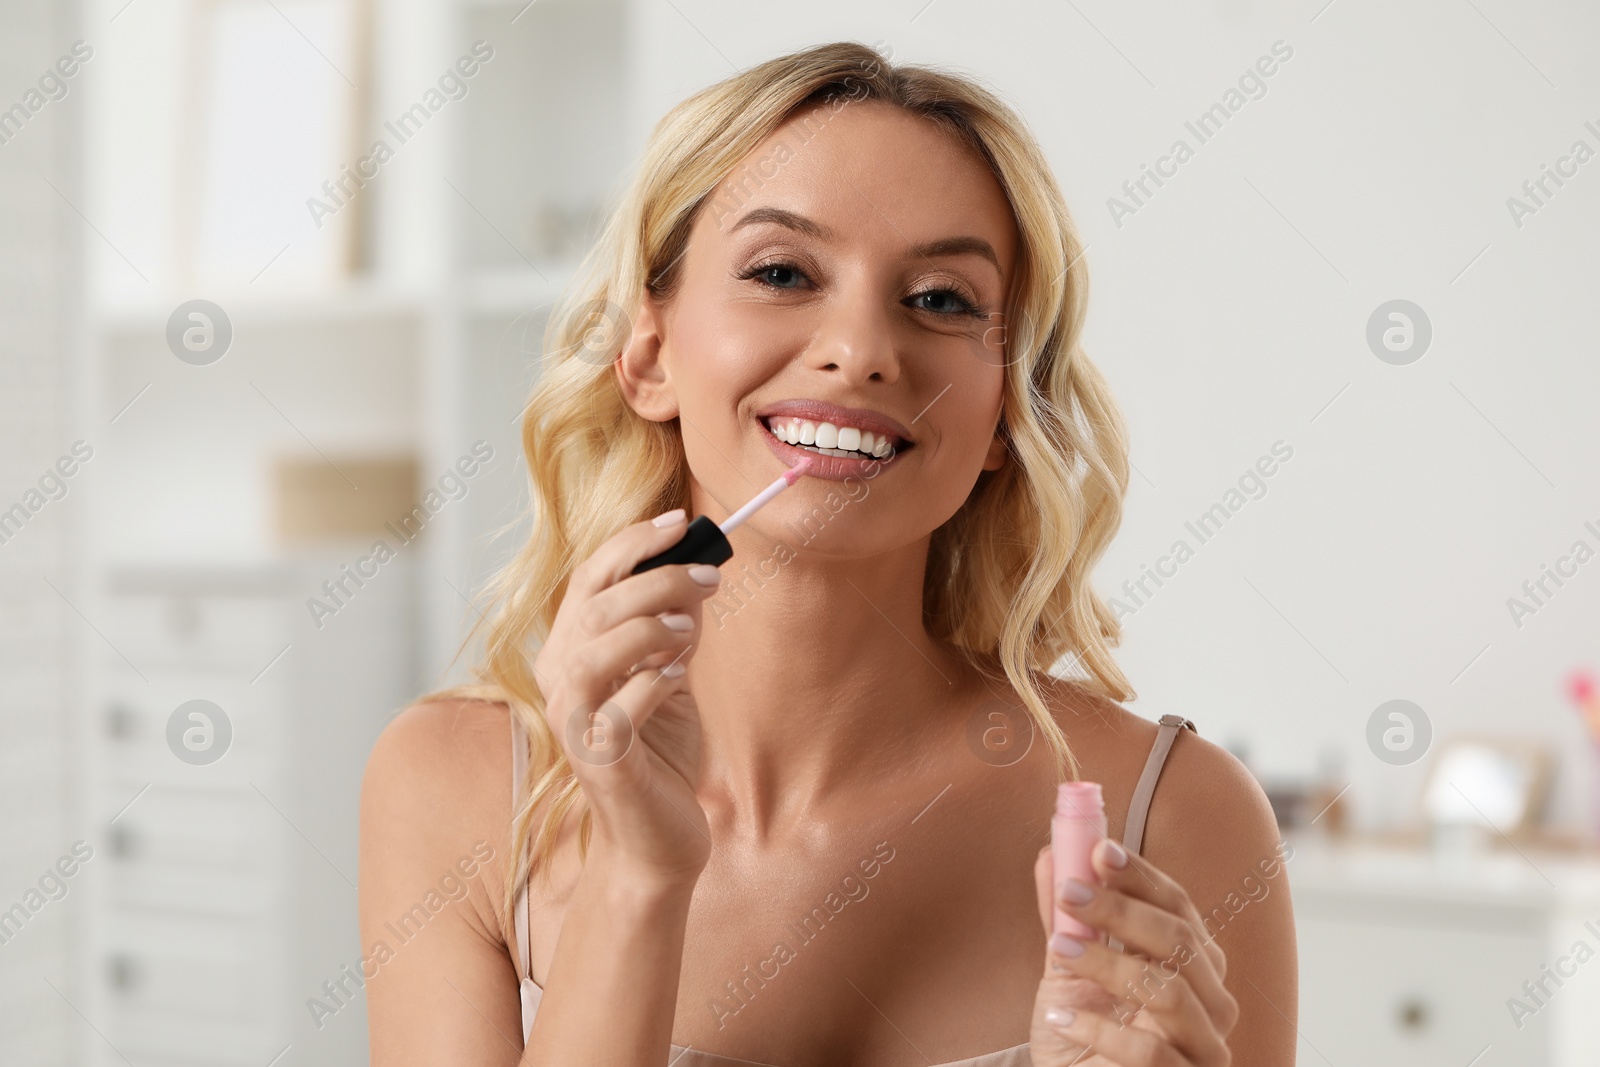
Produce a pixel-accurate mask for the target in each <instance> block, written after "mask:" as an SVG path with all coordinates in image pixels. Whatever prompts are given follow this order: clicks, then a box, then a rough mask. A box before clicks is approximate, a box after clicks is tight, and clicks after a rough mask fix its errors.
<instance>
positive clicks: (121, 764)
mask: <svg viewBox="0 0 1600 1067" xmlns="http://www.w3.org/2000/svg"><path fill="white" fill-rule="evenodd" d="M332 565H333V564H332V563H331V562H330V559H329V558H327V557H312V556H307V557H301V558H299V559H298V560H297V561H296V562H293V563H284V564H279V565H273V566H263V567H241V568H175V567H159V568H138V569H127V568H125V569H121V570H117V571H114V572H112V573H111V574H110V575H109V581H108V583H107V588H106V590H105V593H104V597H103V600H102V604H103V609H102V614H103V618H104V625H103V629H104V635H105V638H106V647H105V648H104V654H103V655H102V656H100V657H99V662H98V665H97V666H98V668H99V669H98V671H97V675H96V678H95V681H94V685H93V687H92V689H93V692H94V694H95V697H94V701H93V704H92V711H91V712H90V721H89V722H88V723H87V724H86V727H87V728H86V730H85V734H86V736H87V738H88V740H89V745H88V747H89V760H88V763H89V768H90V773H89V775H88V778H89V787H90V789H91V792H92V794H93V797H92V804H93V810H95V811H101V812H105V813H107V814H106V820H107V821H105V822H104V823H102V824H101V825H100V826H99V828H98V836H97V837H96V838H95V839H94V840H92V841H91V842H90V843H91V844H92V845H93V846H94V847H95V850H96V854H95V858H94V860H93V861H91V862H90V863H89V864H87V865H86V867H85V871H86V873H88V874H89V875H90V878H89V879H88V880H87V881H86V884H85V888H86V889H87V890H88V893H89V901H90V904H89V915H88V921H87V925H86V934H87V938H86V945H87V947H86V950H85V963H86V966H87V967H88V970H89V975H88V977H89V982H88V983H87V984H88V986H89V989H90V990H91V994H90V995H91V1001H90V1004H91V1006H90V1008H89V1011H88V1014H89V1016H90V1017H91V1018H93V1019H95V1021H96V1025H97V1026H98V1027H99V1028H100V1030H101V1031H102V1032H103V1033H104V1035H105V1038H106V1041H105V1042H100V1043H98V1046H97V1047H96V1046H95V1045H91V1046H89V1050H90V1056H91V1062H92V1063H93V1064H94V1065H95V1067H100V1065H104V1067H113V1065H122V1064H124V1062H125V1061H124V1060H123V1057H124V1056H126V1057H128V1058H129V1059H131V1060H132V1061H133V1062H135V1063H138V1064H140V1065H141V1067H147V1065H148V1067H156V1065H168V1064H170V1065H172V1067H178V1065H194V1064H217V1065H226V1067H232V1065H238V1067H263V1065H265V1064H266V1063H268V1062H269V1061H271V1060H272V1059H273V1057H275V1056H277V1055H278V1054H279V1053H280V1052H282V1051H283V1050H284V1049H285V1048H292V1050H293V1051H292V1053H291V1054H290V1055H288V1056H285V1057H284V1059H283V1062H284V1063H293V1064H295V1065H296V1067H300V1065H310V1064H326V1065H329V1067H332V1065H335V1064H338V1065H343V1064H348V1063H355V1062H362V1061H364V1060H365V1057H366V1033H365V1025H366V1024H365V1013H364V1010H351V1011H341V1012H340V1013H339V1014H338V1015H337V1016H336V1017H335V1018H334V1019H332V1020H331V1021H327V1020H325V1022H324V1025H323V1026H322V1027H321V1028H318V1027H316V1026H315V1025H314V1020H313V1016H312V1014H311V1012H310V1011H309V1010H308V1009H307V1007H306V1000H307V998H309V997H313V996H317V995H319V994H320V992H321V990H320V986H321V984H322V982H323V980H324V979H327V978H330V977H334V976H336V975H337V974H338V972H339V969H340V967H341V966H342V965H344V964H347V963H349V962H351V961H353V960H357V959H359V958H360V955H361V945H360V942H359V938H358V935H357V929H356V891H355V888H354V885H353V884H352V883H353V882H354V881H355V879H356V877H357V869H356V841H357V815H358V812H357V804H358V799H359V792H360V782H361V773H362V768H363V767H364V765H365V762H366V757H367V753H368V752H369V751H370V749H371V746H372V743H373V741H374V740H376V738H377V735H378V733H379V732H381V730H382V729H383V727H384V725H386V724H387V722H388V721H389V719H390V718H392V717H393V715H394V714H395V713H396V712H397V711H398V710H399V709H400V708H401V707H402V706H403V705H404V704H405V703H406V702H407V700H409V699H410V698H411V697H412V696H413V695H414V694H415V692H416V689H417V686H416V683H415V681H414V680H413V679H412V677H411V675H412V666H411V664H412V663H413V661H414V655H413V647H414V645H413V633H412V631H413V629H414V626H415V612H414V610H413V607H412V605H413V602H414V599H415V597H414V590H413V589H412V584H411V572H410V570H409V564H408V563H407V562H406V561H404V560H396V561H394V562H393V563H391V564H390V565H389V566H388V567H386V568H385V571H384V579H385V581H384V582H382V583H379V582H373V583H370V584H369V586H368V587H367V588H365V589H363V590H362V591H361V594H362V595H361V597H360V598H358V599H356V600H353V601H352V602H351V604H350V606H349V608H348V609H347V610H344V611H341V612H340V613H339V615H338V617H337V618H336V619H334V620H332V621H331V622H330V623H328V624H327V625H325V626H323V627H322V628H321V629H320V630H319V629H318V628H316V627H315V626H314V625H313V624H312V620H311V616H310V613H309V612H308V611H307V609H306V606H305V601H306V598H307V597H308V596H312V595H315V593H316V591H317V589H318V587H319V586H320V584H321V582H322V581H323V579H324V578H326V577H327V573H325V572H328V570H329V568H330V566H332ZM193 700H205V701H210V702H212V703H213V704H215V705H216V706H217V707H220V708H221V709H222V710H223V712H224V714H225V715H226V718H227V723H228V734H229V736H228V740H227V745H226V749H225V751H224V752H223V754H222V755H221V757H220V758H217V759H215V760H214V761H211V762H207V761H206V760H205V759H204V758H203V756H204V748H205V742H206V740H207V736H208V735H207V734H206V733H205V723H204V721H203V720H193V721H190V722H187V723H180V726H182V727H184V728H191V729H197V730H200V731H201V732H200V733H197V734H194V735H192V743H193V744H194V745H196V746H197V748H198V749H199V750H200V752H201V755H200V756H196V757H194V758H181V757H180V755H179V754H178V753H177V752H176V751H175V749H174V747H173V742H172V741H171V736H170V731H169V720H170V719H171V718H172V717H173V714H174V711H175V709H177V708H178V707H179V706H180V705H183V704H185V703H187V702H189V701H193ZM210 726H211V733H210V735H209V738H210V743H211V744H212V745H216V744H220V738H221V736H222V731H221V730H220V729H219V728H218V726H219V724H217V723H211V724H210ZM180 734H181V731H180ZM177 745H178V748H180V749H182V748H184V745H183V742H182V741H181V739H180V741H179V742H178V743H177ZM118 812H120V814H118ZM113 815H114V816H115V819H114V821H112V816H113Z"/></svg>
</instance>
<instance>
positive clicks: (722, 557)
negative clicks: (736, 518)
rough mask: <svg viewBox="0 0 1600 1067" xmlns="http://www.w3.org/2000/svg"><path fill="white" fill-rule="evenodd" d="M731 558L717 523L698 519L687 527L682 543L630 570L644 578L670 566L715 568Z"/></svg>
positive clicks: (724, 536) (726, 536) (730, 551)
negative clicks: (679, 564)
mask: <svg viewBox="0 0 1600 1067" xmlns="http://www.w3.org/2000/svg"><path fill="white" fill-rule="evenodd" d="M732 558H733V545H732V544H730V543H729V542H728V535H727V534H725V533H723V532H722V530H721V529H719V528H718V527H717V524H716V523H714V522H712V521H711V520H710V519H708V518H706V516H704V515H701V516H700V517H699V518H697V519H695V520H694V521H693V522H691V523H690V524H689V529H688V531H687V532H685V533H684V535H683V539H682V540H681V541H679V542H678V543H677V544H675V545H673V546H672V547H671V548H669V549H667V550H666V551H665V552H662V553H660V554H658V555H654V556H651V557H650V558H649V559H646V560H641V561H640V562H639V565H638V566H637V567H634V568H633V573H634V574H643V573H644V572H645V571H651V570H655V569H656V568H657V567H665V566H666V565H667V564H669V563H710V564H711V565H713V566H716V565H718V564H722V563H726V562H728V560H730V559H732Z"/></svg>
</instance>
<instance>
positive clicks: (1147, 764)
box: [1122, 715, 1200, 855]
mask: <svg viewBox="0 0 1600 1067" xmlns="http://www.w3.org/2000/svg"><path fill="white" fill-rule="evenodd" d="M1158 722H1159V723H1160V725H1159V727H1158V728H1157V730H1156V743H1155V744H1154V745H1152V746H1151V748H1150V758H1149V759H1147V760H1145V761H1144V773H1143V774H1141V775H1139V784H1138V785H1136V786H1134V787H1133V800H1131V801H1130V802H1129V803H1128V821H1127V822H1126V823H1125V824H1124V827H1123V830H1122V845H1123V847H1124V848H1126V849H1127V850H1128V851H1129V852H1131V853H1133V854H1135V855H1138V854H1139V848H1140V846H1141V845H1143V844H1144V821H1145V817H1146V816H1148V815H1149V814H1150V798H1151V797H1153V796H1155V792H1156V779H1158V778H1160V777H1161V768H1162V767H1163V766H1165V765H1166V762H1167V753H1168V752H1169V751H1171V750H1172V742H1173V741H1174V740H1176V739H1177V736H1178V731H1179V730H1182V729H1188V730H1193V731H1194V732H1195V733H1199V732H1200V731H1199V730H1196V729H1195V725H1194V723H1192V722H1190V721H1189V720H1188V719H1185V718H1184V717H1183V716H1182V715H1163V716H1161V718H1160V719H1159V720H1158Z"/></svg>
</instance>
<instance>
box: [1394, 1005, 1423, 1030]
mask: <svg viewBox="0 0 1600 1067" xmlns="http://www.w3.org/2000/svg"><path fill="white" fill-rule="evenodd" d="M1395 1014H1396V1016H1397V1019H1398V1021H1399V1023H1400V1029H1402V1030H1405V1031H1407V1032H1408V1033H1418V1032H1420V1031H1422V1030H1426V1029H1427V1027H1428V1018H1429V1016H1430V1015H1431V1014H1432V1012H1430V1011H1429V1010H1428V1002H1427V1001H1425V1000H1423V999H1422V998H1420V997H1407V998H1406V999H1405V1000H1402V1001H1401V1002H1400V1007H1399V1009H1398V1010H1397V1011H1396V1013H1395Z"/></svg>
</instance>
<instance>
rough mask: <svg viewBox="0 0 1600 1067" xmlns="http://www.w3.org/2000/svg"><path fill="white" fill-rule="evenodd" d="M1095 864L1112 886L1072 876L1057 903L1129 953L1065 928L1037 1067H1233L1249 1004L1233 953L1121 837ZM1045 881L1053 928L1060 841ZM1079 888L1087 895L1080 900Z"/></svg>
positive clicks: (1041, 1004) (1045, 912) (1036, 1028)
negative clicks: (1230, 963)
mask: <svg viewBox="0 0 1600 1067" xmlns="http://www.w3.org/2000/svg"><path fill="white" fill-rule="evenodd" d="M1093 863H1094V870H1095V873H1096V875H1098V876H1099V879H1100V882H1101V884H1099V885H1090V886H1086V887H1085V886H1082V883H1077V882H1075V881H1069V882H1068V883H1067V885H1064V886H1057V887H1056V892H1057V895H1058V898H1057V899H1058V901H1059V903H1060V906H1061V910H1063V911H1065V912H1066V913H1067V914H1068V915H1071V916H1073V917H1075V918H1077V919H1079V920H1081V921H1082V922H1084V923H1086V924H1088V925H1089V926H1092V927H1094V928H1095V929H1096V930H1100V931H1104V932H1105V933H1106V934H1109V935H1111V936H1112V937H1114V938H1116V939H1117V940H1119V941H1120V942H1122V949H1121V951H1114V950H1113V949H1111V948H1110V947H1109V946H1108V945H1106V944H1104V943H1103V942H1101V941H1089V942H1087V943H1085V942H1082V941H1078V940H1076V939H1074V938H1071V937H1068V936H1067V935H1065V934H1057V935H1055V936H1053V937H1052V938H1051V939H1050V948H1049V952H1048V953H1047V955H1046V959H1045V974H1044V979H1043V980H1042V981H1041V982H1040V983H1039V995H1038V997H1037V998H1036V999H1035V1001H1034V1009H1033V1032H1032V1038H1031V1044H1030V1049H1029V1051H1030V1052H1031V1054H1032V1056H1033V1062H1034V1064H1035V1067H1068V1065H1069V1064H1071V1065H1074V1067H1107V1065H1110V1064H1116V1065H1118V1067H1228V1064H1229V1063H1231V1062H1232V1058H1233V1056H1232V1053H1231V1052H1230V1051H1229V1050H1228V1044H1227V1037H1228V1034H1229V1032H1230V1031H1231V1030H1232V1029H1233V1027H1234V1024H1235V1023H1236V1022H1237V1021H1238V1019H1239V1005H1238V1002H1237V1001H1236V1000H1235V999H1234V998H1233V996H1232V994H1230V993H1229V992H1228V990H1227V988H1226V987H1225V986H1224V985H1223V984H1222V979H1223V975H1224V974H1226V973H1227V959H1226V957H1225V956H1224V955H1223V952H1222V949H1221V947H1220V946H1219V945H1218V944H1217V943H1216V941H1215V940H1214V939H1212V938H1211V937H1210V936H1209V935H1208V934H1207V933H1206V929H1205V923H1204V922H1203V921H1202V920H1201V918H1200V912H1199V911H1198V910H1197V909H1196V908H1195V906H1194V902H1193V901H1191V900H1190V899H1189V894H1188V893H1187V892H1186V891H1185V890H1184V888H1183V887H1182V886H1181V885H1179V884H1178V883H1177V882H1175V881H1173V880H1172V879H1171V878H1170V877H1168V876H1167V875H1166V874H1163V873H1162V872H1161V871H1160V870H1159V869H1157V868H1156V867H1154V866H1152V865H1151V864H1150V863H1149V862H1148V861H1147V860H1145V859H1143V858H1142V857H1139V856H1131V857H1130V856H1129V855H1128V853H1127V851H1126V850H1125V849H1123V848H1122V847H1121V846H1120V845H1117V844H1116V843H1115V842H1113V841H1111V840H1110V839H1106V840H1103V841H1101V842H1100V843H1099V844H1098V845H1096V846H1095V849H1094V854H1093ZM1033 876H1034V884H1035V886H1036V887H1037V889H1038V894H1039V917H1040V919H1041V921H1043V923H1044V928H1045V930H1046V931H1047V932H1048V931H1049V930H1050V929H1051V928H1052V926H1053V913H1052V908H1051V902H1050V881H1051V860H1050V849H1049V848H1048V847H1046V848H1045V849H1044V851H1042V852H1041V853H1040V854H1039V859H1038V862H1037V863H1035V864H1034V868H1033ZM1080 887H1081V888H1080ZM1075 888H1077V889H1079V893H1078V897H1079V899H1072V897H1071V896H1070V895H1069V894H1070V893H1071V892H1072V891H1073V890H1074V889H1075ZM1082 888H1087V889H1088V890H1090V891H1091V892H1090V895H1088V896H1087V897H1084V896H1083V894H1082V892H1081V889H1082Z"/></svg>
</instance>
